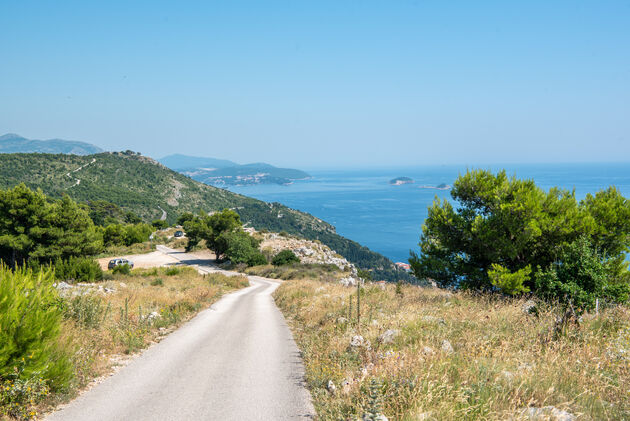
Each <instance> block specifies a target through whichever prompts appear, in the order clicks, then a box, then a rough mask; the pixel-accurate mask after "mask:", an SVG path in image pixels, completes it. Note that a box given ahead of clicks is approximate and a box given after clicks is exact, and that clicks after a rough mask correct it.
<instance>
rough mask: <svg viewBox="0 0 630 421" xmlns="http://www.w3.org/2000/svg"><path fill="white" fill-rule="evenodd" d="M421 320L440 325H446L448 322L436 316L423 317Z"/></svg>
mask: <svg viewBox="0 0 630 421" xmlns="http://www.w3.org/2000/svg"><path fill="white" fill-rule="evenodd" d="M420 320H422V321H423V322H427V323H439V324H441V325H445V324H446V321H445V320H444V319H443V318H441V317H435V316H422V317H421V318H420Z"/></svg>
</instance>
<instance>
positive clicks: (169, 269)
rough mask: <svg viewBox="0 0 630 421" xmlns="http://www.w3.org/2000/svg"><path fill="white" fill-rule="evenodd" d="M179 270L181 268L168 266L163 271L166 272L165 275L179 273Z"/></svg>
mask: <svg viewBox="0 0 630 421" xmlns="http://www.w3.org/2000/svg"><path fill="white" fill-rule="evenodd" d="M180 272H181V270H180V269H179V268H176V267H170V268H168V269H166V272H164V273H165V274H166V276H175V275H179V273H180Z"/></svg>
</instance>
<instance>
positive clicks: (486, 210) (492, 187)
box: [409, 170, 630, 297]
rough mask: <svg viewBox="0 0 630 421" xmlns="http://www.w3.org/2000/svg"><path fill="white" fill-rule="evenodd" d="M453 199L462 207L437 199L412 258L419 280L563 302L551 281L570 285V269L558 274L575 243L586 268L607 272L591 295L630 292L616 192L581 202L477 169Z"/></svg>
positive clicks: (626, 211)
mask: <svg viewBox="0 0 630 421" xmlns="http://www.w3.org/2000/svg"><path fill="white" fill-rule="evenodd" d="M451 196H452V198H453V200H454V202H455V203H457V208H454V207H453V205H452V204H451V202H449V201H447V200H440V199H438V198H436V199H435V201H434V202H433V205H432V206H431V207H430V208H429V216H428V218H427V219H426V221H425V224H424V225H423V227H422V235H421V238H420V244H419V245H420V250H421V253H420V255H417V254H415V253H412V254H411V257H410V259H409V263H410V264H411V267H412V270H413V272H414V274H415V275H416V277H418V278H419V279H426V278H431V279H433V280H435V281H436V282H437V283H438V284H440V285H441V286H453V287H459V288H470V289H476V290H488V291H492V290H496V289H502V290H504V291H505V292H508V291H509V293H517V292H519V291H525V290H527V289H531V291H532V292H534V293H540V294H543V295H545V296H550V294H551V295H553V296H556V295H557V294H556V293H558V294H560V295H563V294H564V293H561V289H558V288H557V285H556V281H553V276H556V275H558V279H559V281H558V282H560V283H562V284H566V283H567V282H570V281H569V279H568V278H567V277H566V276H564V275H566V273H565V272H563V271H564V270H566V269H563V270H560V269H559V268H561V267H563V265H564V262H563V259H574V260H575V259H576V252H575V248H576V247H578V246H577V245H576V244H578V245H579V250H580V253H582V254H583V259H582V260H580V262H581V264H586V263H587V262H590V261H591V260H593V259H594V260H598V261H599V262H600V264H601V265H602V267H605V274H606V276H605V280H604V278H602V277H600V276H595V273H592V274H591V275H592V276H593V277H594V278H593V279H594V282H596V283H598V285H599V286H598V287H597V288H595V287H593V288H594V289H592V292H590V293H589V294H592V296H594V297H596V296H598V295H602V294H604V291H605V290H612V289H611V288H612V286H611V287H610V288H608V287H607V286H606V285H627V279H628V270H627V264H626V263H625V253H626V252H627V251H628V245H629V243H630V203H629V202H628V200H627V199H625V198H623V197H622V196H621V195H620V194H619V192H618V191H617V190H616V189H615V188H609V189H607V190H605V191H602V192H599V193H597V194H596V195H594V196H592V195H588V196H587V197H586V198H585V199H584V200H583V201H581V202H579V203H578V202H577V200H576V199H575V193H574V192H572V191H568V190H562V189H558V188H552V189H550V190H549V191H548V192H545V191H543V190H542V189H540V188H538V187H537V186H536V185H535V183H534V182H533V181H532V180H519V179H516V178H515V177H513V178H511V179H510V178H508V177H507V175H506V173H505V171H501V172H499V173H497V174H496V175H494V174H492V173H491V172H489V171H482V170H477V171H468V172H467V173H466V174H464V175H461V176H460V177H458V179H457V180H456V181H455V183H454V186H453V189H452V191H451ZM581 237H584V239H583V240H580V238H581ZM578 240H580V241H585V242H586V243H588V245H589V246H588V247H591V248H592V249H593V253H594V254H592V256H591V255H589V254H588V252H587V249H588V247H587V248H585V247H586V246H584V245H583V244H582V243H579V242H578ZM580 244H581V245H580ZM587 256H591V257H590V258H587ZM589 259H590V260H589ZM594 260H593V261H594ZM566 267H568V266H566ZM528 268H530V269H531V270H532V271H533V272H534V273H533V274H532V275H533V276H529V273H528ZM539 273H540V275H539ZM552 273H553V274H556V275H553V274H552ZM543 275H544V276H543ZM541 277H542V278H541ZM543 278H544V279H543ZM585 282H586V281H585ZM554 285H555V286H554ZM580 288H581V287H580ZM588 288H590V287H588ZM588 288H587V289H588ZM607 288H608V289H607ZM615 288H617V289H620V291H623V288H624V287H615ZM543 290H544V291H546V292H544V291H543ZM549 291H555V292H553V293H552V292H549ZM576 291H577V290H576ZM621 295H623V294H621ZM563 296H567V297H568V295H567V294H564V295H563Z"/></svg>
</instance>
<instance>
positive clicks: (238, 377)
mask: <svg viewBox="0 0 630 421" xmlns="http://www.w3.org/2000/svg"><path fill="white" fill-rule="evenodd" d="M161 251H163V252H165V253H168V254H169V255H170V254H172V255H174V256H176V258H177V259H178V260H180V261H182V262H186V263H192V264H195V265H198V266H197V267H198V268H199V269H202V270H207V271H215V269H213V268H211V267H208V265H207V264H206V263H204V262H203V261H200V260H199V259H198V258H196V257H194V256H191V255H187V254H185V253H177V252H174V251H173V250H170V249H168V248H161ZM249 278H250V285H251V286H250V287H248V288H245V289H243V290H240V291H237V292H235V293H232V294H229V295H226V296H225V297H223V298H222V299H221V300H220V301H218V302H217V303H215V304H214V305H213V306H212V307H211V308H210V309H208V310H205V311H203V312H201V313H199V314H198V315H197V316H196V317H195V318H194V319H192V320H191V321H190V322H188V323H187V324H185V325H184V326H182V327H181V328H180V329H178V330H177V331H175V332H173V333H171V334H170V335H169V336H168V337H166V338H165V339H164V340H163V341H162V342H160V343H159V344H157V345H154V346H153V347H151V348H149V349H148V350H147V351H145V352H144V353H143V354H142V355H140V356H139V357H138V358H136V359H134V360H133V361H132V362H131V363H130V364H129V365H128V366H126V367H124V368H122V369H121V370H120V371H119V372H118V373H116V374H115V375H114V376H112V377H109V378H107V379H106V380H105V381H104V382H103V383H100V384H99V385H97V386H95V387H94V388H93V389H91V390H90V391H88V392H86V393H84V394H83V395H81V396H80V397H79V398H77V399H76V400H74V401H73V402H71V403H70V404H69V405H67V406H66V407H65V408H62V409H61V410H59V411H57V412H54V413H52V414H50V415H49V416H48V417H47V418H46V419H47V420H50V421H56V420H82V421H83V420H99V421H100V420H103V421H105V420H121V421H123V420H124V421H132V420H147V421H148V420H152V421H154V420H239V421H240V420H271V421H274V420H296V419H311V418H312V417H313V416H314V413H315V411H314V409H313V406H312V404H311V401H310V394H309V392H308V391H307V390H306V388H305V387H304V383H303V375H304V367H303V365H302V361H301V359H300V356H299V352H298V349H297V347H296V345H295V342H294V341H293V338H292V336H291V332H290V330H289V329H288V327H287V325H286V323H285V320H284V318H283V316H282V314H281V313H280V311H279V310H278V308H277V307H276V305H275V303H274V302H273V298H272V297H271V293H272V292H273V291H274V290H275V289H276V288H277V287H278V285H279V284H278V282H275V281H271V280H268V279H264V278H260V277H255V276H251V277H249Z"/></svg>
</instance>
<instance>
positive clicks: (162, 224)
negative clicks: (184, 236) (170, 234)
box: [151, 219, 168, 230]
mask: <svg viewBox="0 0 630 421" xmlns="http://www.w3.org/2000/svg"><path fill="white" fill-rule="evenodd" d="M151 225H153V228H155V229H159V230H163V229H166V228H168V222H166V221H163V220H161V219H156V220H155V221H153V222H151Z"/></svg>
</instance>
